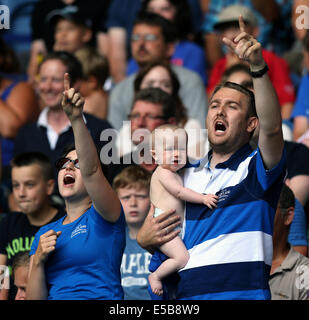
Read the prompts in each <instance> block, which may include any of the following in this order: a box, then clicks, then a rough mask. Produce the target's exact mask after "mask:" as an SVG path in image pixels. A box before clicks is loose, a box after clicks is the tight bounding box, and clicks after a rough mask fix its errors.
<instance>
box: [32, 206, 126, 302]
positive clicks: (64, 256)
mask: <svg viewBox="0 0 309 320" xmlns="http://www.w3.org/2000/svg"><path fill="white" fill-rule="evenodd" d="M64 218H65V217H63V218H61V219H59V220H57V221H56V222H53V223H50V224H48V225H46V226H44V227H42V228H40V230H39V231H38V232H37V234H36V235H35V239H34V241H33V244H32V247H31V251H30V255H33V254H34V253H35V251H36V249H37V246H38V243H39V239H40V236H41V235H42V234H44V233H46V232H47V231H48V230H51V229H52V230H54V231H56V232H57V231H61V234H60V236H59V237H58V239H57V243H56V248H55V250H54V251H53V252H51V253H50V254H49V256H48V259H47V261H46V263H45V274H46V282H47V288H48V299H49V300H84V299H91V300H94V299H95V300H99V299H102V300H103V299H104V300H119V299H123V290H122V287H121V276H120V265H121V259H122V254H123V251H124V248H125V217H124V213H123V210H122V209H121V214H120V217H119V219H118V220H117V222H115V223H110V222H108V221H106V220H104V218H102V216H101V215H100V214H99V213H98V212H97V211H96V210H95V208H94V207H93V206H91V207H90V208H89V209H88V210H87V211H86V212H85V213H84V214H83V215H82V216H81V217H79V218H78V219H77V220H75V221H73V222H72V223H69V224H65V225H63V220H64Z"/></svg>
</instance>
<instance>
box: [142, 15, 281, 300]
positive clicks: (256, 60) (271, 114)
mask: <svg viewBox="0 0 309 320" xmlns="http://www.w3.org/2000/svg"><path fill="white" fill-rule="evenodd" d="M239 27H240V33H239V35H238V36H237V37H236V38H235V39H234V41H231V40H229V39H226V38H223V42H224V43H225V44H226V45H227V46H228V47H229V48H230V49H231V50H233V51H234V52H235V53H236V54H237V55H238V57H239V58H240V59H242V60H245V61H247V62H248V63H249V65H250V70H251V74H252V77H253V85H254V91H255V95H253V93H252V92H250V91H248V90H246V89H245V88H243V87H242V86H239V85H237V84H234V83H228V82H227V83H224V84H222V85H220V86H219V87H217V88H216V90H215V91H214V94H213V96H212V97H211V100H210V104H209V109H208V115H207V118H206V127H207V129H208V138H209V142H210V145H211V148H212V150H211V151H210V153H209V154H208V156H207V157H206V158H205V159H203V160H201V161H200V162H199V163H197V164H196V165H189V166H188V167H187V168H186V169H185V170H184V176H183V179H184V186H185V187H187V188H191V189H193V190H195V191H197V192H202V193H212V194H217V195H218V196H219V201H218V206H217V208H216V209H214V210H210V209H209V208H208V207H206V206H203V205H197V204H193V203H188V202H187V203H186V212H185V219H184V222H183V234H184V235H183V240H184V243H185V245H186V247H187V249H188V251H189V253H190V259H189V261H188V263H187V265H186V266H185V267H184V268H183V269H181V270H180V271H179V278H180V280H179V282H178V285H177V290H176V299H203V300H204V299H205V300H206V299H229V300H230V299H270V291H269V286H268V279H269V272H270V267H271V262H272V233H273V221H274V216H275V211H276V206H277V202H278V199H279V195H280V191H281V187H282V183H283V180H284V176H285V171H286V170H285V156H284V152H283V137H282V130H281V115H280V106H279V103H278V99H277V96H276V94H275V91H274V88H273V86H272V84H271V82H270V79H269V77H268V75H267V70H268V67H267V65H266V63H265V61H264V60H263V57H262V54H261V45H260V43H259V42H257V40H256V39H254V38H253V37H252V36H251V35H249V34H247V33H245V31H244V22H243V19H242V17H240V18H239ZM257 126H259V142H258V148H257V149H256V150H254V151H252V149H251V148H250V146H249V141H250V139H251V136H252V134H253V132H254V130H255V129H256V127H257ZM161 221H162V219H161ZM161 221H160V225H162V222H161ZM170 221H171V222H172V221H175V220H173V219H170ZM156 224H157V226H156V227H158V224H159V223H157V222H156V220H155V218H151V217H150V215H149V216H148V217H147V218H146V222H145V224H144V227H143V228H142V229H141V231H140V233H139V235H138V238H137V239H138V242H139V243H140V244H141V245H143V246H144V247H146V246H148V247H149V243H150V242H149V239H147V240H146V237H149V236H148V235H149V234H150V232H148V235H147V236H146V234H145V230H146V229H147V228H148V230H149V228H153V227H154V225H156ZM166 225H167V223H165V224H164V229H163V226H162V232H161V238H160V241H165V240H166V239H167V238H170V237H171V236H173V234H176V232H175V231H172V232H171V230H173V226H174V224H171V225H170V227H166ZM154 240H158V239H154ZM146 243H147V245H146ZM153 243H155V242H153ZM154 259H155V258H154ZM154 259H153V261H152V263H151V264H150V269H152V270H153V269H155V268H156V264H155V260H154ZM152 270H151V271H152ZM164 297H166V296H164Z"/></svg>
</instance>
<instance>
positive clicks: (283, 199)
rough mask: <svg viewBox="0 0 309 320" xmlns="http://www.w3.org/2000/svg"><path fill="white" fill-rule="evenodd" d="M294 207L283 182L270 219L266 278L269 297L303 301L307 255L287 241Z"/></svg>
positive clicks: (308, 264)
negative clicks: (270, 252) (270, 248)
mask: <svg viewBox="0 0 309 320" xmlns="http://www.w3.org/2000/svg"><path fill="white" fill-rule="evenodd" d="M294 208H295V197H294V194H293V191H292V190H291V189H290V188H289V187H288V186H286V185H285V184H284V185H283V187H282V190H281V194H280V199H279V203H278V206H277V210H276V215H275V221H274V234H273V247H274V252H273V259H272V265H271V271H270V279H269V286H270V290H271V299H272V300H307V295H308V283H309V258H307V257H305V256H303V255H302V254H300V253H299V252H297V251H295V250H294V249H293V247H292V246H291V245H290V244H289V242H288V234H289V229H290V226H291V223H292V221H293V216H294Z"/></svg>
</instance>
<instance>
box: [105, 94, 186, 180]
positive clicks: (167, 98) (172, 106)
mask: <svg viewBox="0 0 309 320" xmlns="http://www.w3.org/2000/svg"><path fill="white" fill-rule="evenodd" d="M177 107H178V105H177V102H176V101H175V100H174V99H173V97H172V96H171V95H169V94H168V93H166V92H165V91H163V90H161V89H160V88H146V89H142V90H140V91H139V92H137V94H136V96H135V98H134V101H133V106H132V110H131V112H130V114H129V116H128V118H129V120H130V131H129V132H128V134H129V136H130V137H131V139H130V140H131V141H132V143H131V145H132V148H130V149H128V150H127V152H126V153H124V154H123V156H121V157H120V159H119V157H118V155H117V157H118V158H115V160H114V162H113V163H110V164H109V165H108V180H109V181H113V179H114V177H115V176H116V175H117V174H118V173H120V172H121V170H123V169H124V168H125V167H128V166H129V165H132V164H135V165H139V166H142V167H143V168H144V169H146V170H147V171H150V172H153V170H154V169H155V168H156V166H157V165H156V163H155V162H154V161H153V159H152V157H151V153H150V149H149V143H148V137H149V135H150V133H151V132H152V131H153V130H154V129H155V128H157V127H158V126H160V125H162V124H164V123H171V124H176V123H178V122H179V120H180V119H179V118H178V117H177V115H178V113H177V111H176V110H177ZM126 141H127V139H126ZM126 141H124V142H122V141H121V140H120V141H119V143H120V147H121V145H122V143H126Z"/></svg>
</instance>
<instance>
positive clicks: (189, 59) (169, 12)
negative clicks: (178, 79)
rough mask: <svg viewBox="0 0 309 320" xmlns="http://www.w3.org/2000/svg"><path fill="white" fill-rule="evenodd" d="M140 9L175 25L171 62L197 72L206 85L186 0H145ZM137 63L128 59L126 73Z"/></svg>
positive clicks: (204, 69)
mask: <svg viewBox="0 0 309 320" xmlns="http://www.w3.org/2000/svg"><path fill="white" fill-rule="evenodd" d="M141 11H142V12H143V11H148V12H153V13H156V14H158V15H160V16H162V17H163V18H165V19H167V20H169V21H171V22H172V23H173V24H174V27H175V33H176V35H175V39H176V41H175V50H174V53H173V55H172V56H171V58H170V62H171V64H175V65H178V66H182V67H185V68H188V69H190V70H192V71H195V72H197V73H198V74H199V75H200V77H201V78H202V79H203V82H204V85H205V86H206V83H207V80H206V59H205V55H204V50H203V49H202V48H201V47H200V46H199V45H198V44H197V43H195V42H194V41H193V39H194V30H193V23H192V16H191V12H190V6H189V4H188V2H187V0H146V1H144V2H143V5H142V8H141ZM138 69H139V66H138V64H137V63H136V61H135V60H134V59H130V60H129V62H128V67H127V74H128V75H130V74H132V73H134V72H137V71H138Z"/></svg>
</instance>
